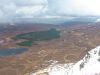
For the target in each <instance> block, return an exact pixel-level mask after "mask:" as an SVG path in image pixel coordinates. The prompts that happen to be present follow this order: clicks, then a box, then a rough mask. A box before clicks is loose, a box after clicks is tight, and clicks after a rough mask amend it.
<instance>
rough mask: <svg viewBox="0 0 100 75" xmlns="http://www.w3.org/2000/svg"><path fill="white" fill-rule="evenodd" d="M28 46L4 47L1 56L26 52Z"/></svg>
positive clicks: (0, 50) (0, 51) (0, 52)
mask: <svg viewBox="0 0 100 75" xmlns="http://www.w3.org/2000/svg"><path fill="white" fill-rule="evenodd" d="M27 50H28V49H27V48H8V49H7V48H4V49H0V56H11V55H17V54H21V53H24V52H26V51H27Z"/></svg>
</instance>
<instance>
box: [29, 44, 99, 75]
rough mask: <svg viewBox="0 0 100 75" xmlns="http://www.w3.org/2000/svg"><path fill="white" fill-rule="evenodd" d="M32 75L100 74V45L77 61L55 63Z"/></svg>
mask: <svg viewBox="0 0 100 75" xmlns="http://www.w3.org/2000/svg"><path fill="white" fill-rule="evenodd" d="M31 75H100V46H98V47H96V48H95V49H92V50H91V51H89V52H88V53H87V54H86V56H85V57H84V58H83V59H82V60H80V61H79V62H77V63H69V64H56V63H55V64H52V65H50V66H49V67H48V68H46V69H44V70H40V71H38V72H36V73H33V74H31Z"/></svg>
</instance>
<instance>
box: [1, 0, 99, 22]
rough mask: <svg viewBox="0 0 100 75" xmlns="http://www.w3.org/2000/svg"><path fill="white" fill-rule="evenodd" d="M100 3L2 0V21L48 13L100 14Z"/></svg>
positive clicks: (95, 0) (59, 0) (66, 0)
mask: <svg viewBox="0 0 100 75" xmlns="http://www.w3.org/2000/svg"><path fill="white" fill-rule="evenodd" d="M99 3H100V0H0V22H10V21H12V20H13V19H16V18H18V17H21V18H35V17H44V18H45V17H46V16H48V15H49V16H56V17H57V16H67V15H82V16H83V15H97V16H100V4H99ZM50 18H51V17H50ZM53 18H54V17H53Z"/></svg>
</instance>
